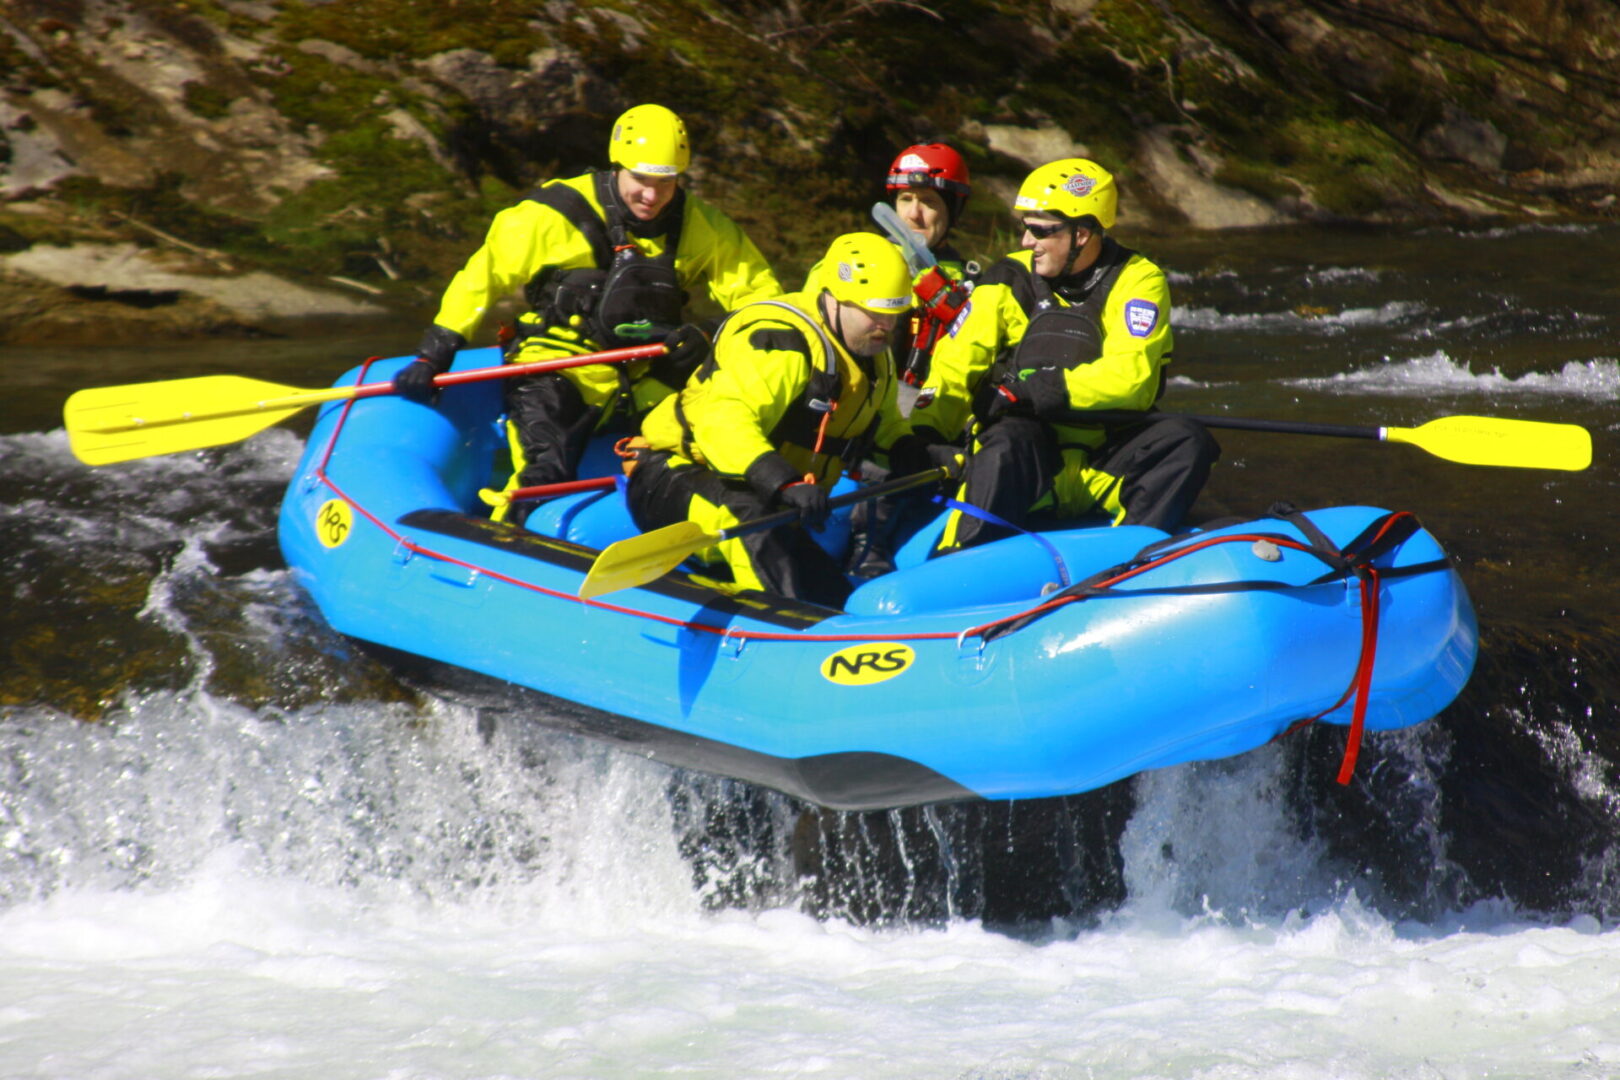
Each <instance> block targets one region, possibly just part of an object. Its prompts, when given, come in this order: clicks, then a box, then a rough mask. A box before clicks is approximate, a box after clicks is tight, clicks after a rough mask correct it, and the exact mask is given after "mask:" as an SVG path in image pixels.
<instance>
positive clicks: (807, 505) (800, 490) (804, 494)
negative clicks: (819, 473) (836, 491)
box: [776, 480, 830, 531]
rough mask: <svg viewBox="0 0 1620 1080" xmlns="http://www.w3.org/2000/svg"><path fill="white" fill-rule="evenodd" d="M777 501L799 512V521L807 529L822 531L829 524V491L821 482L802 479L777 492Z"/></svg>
mask: <svg viewBox="0 0 1620 1080" xmlns="http://www.w3.org/2000/svg"><path fill="white" fill-rule="evenodd" d="M776 501H777V502H779V503H781V504H782V505H783V506H785V507H787V508H788V509H790V510H797V511H798V512H799V521H800V523H802V524H803V525H804V527H805V528H807V529H813V530H816V531H820V529H821V527H822V526H823V525H825V524H827V514H828V513H829V512H830V508H829V507H828V506H827V493H826V492H825V491H823V490H821V485H820V484H812V483H811V482H810V481H808V480H800V481H798V482H796V483H792V484H789V485H788V486H787V487H785V488H783V489H782V490H781V491H778V492H777V493H776Z"/></svg>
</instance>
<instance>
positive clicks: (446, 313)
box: [433, 172, 782, 392]
mask: <svg viewBox="0 0 1620 1080" xmlns="http://www.w3.org/2000/svg"><path fill="white" fill-rule="evenodd" d="M599 176H600V177H604V178H605V184H612V183H613V180H614V178H613V174H612V173H603V174H598V173H594V172H593V173H586V174H584V175H583V176H576V177H573V178H572V179H568V180H554V181H551V184H561V185H566V186H567V187H569V188H572V189H573V190H574V191H576V192H578V193H579V195H581V196H582V197H583V198H584V200H585V202H586V203H587V204H588V205H589V206H590V208H591V209H592V210H593V211H594V212H595V213H596V214H597V216H599V217H601V218H602V219H603V221H604V222H605V221H606V219H607V214H606V212H605V211H604V209H603V200H602V195H601V192H602V191H605V190H608V189H607V188H606V187H605V186H599V185H603V184H604V181H603V180H599V179H598V177H599ZM551 184H548V185H546V186H547V187H549V186H551ZM675 198H676V203H674V204H672V205H671V208H670V209H674V208H675V207H676V206H677V205H678V206H679V207H680V208H681V209H680V229H679V233H680V240H679V243H678V244H677V246H676V250H675V259H674V270H675V276H676V279H677V281H678V282H679V284H680V286H681V288H682V289H684V290H685V291H686V293H687V302H686V311H685V314H686V316H687V318H686V321H689V322H701V321H703V320H705V319H711V318H716V317H718V316H721V315H723V314H724V313H726V312H727V311H731V310H733V309H735V308H737V307H741V306H742V305H743V304H746V303H749V302H750V301H753V300H760V299H764V298H766V297H771V296H777V295H779V294H780V293H781V292H782V287H781V286H780V285H779V284H778V283H777V280H776V277H775V275H774V274H772V272H771V268H770V266H769V264H768V263H766V261H765V257H764V256H763V255H761V254H760V253H759V249H758V248H756V247H755V246H754V243H753V241H751V240H749V239H748V236H747V235H746V234H745V233H744V232H743V231H742V229H741V228H739V227H738V226H737V224H736V223H735V222H733V221H732V220H731V219H730V218H729V217H727V216H726V215H725V214H723V213H721V212H720V211H719V210H717V209H715V208H714V207H713V206H711V205H709V204H708V203H706V202H704V201H703V200H702V199H700V198H698V197H697V196H696V195H692V194H690V193H688V192H685V191H681V192H678V193H677V194H676V197H675ZM673 216H674V215H672V214H670V213H669V210H668V209H667V210H666V211H665V213H664V214H662V215H660V220H655V221H654V222H651V223H646V224H650V225H652V226H653V227H654V228H658V227H659V226H663V227H662V228H661V229H659V231H657V232H653V230H652V229H647V228H646V227H645V225H643V224H642V223H639V222H635V221H633V220H632V221H629V222H628V223H627V224H628V230H629V240H630V242H631V243H633V244H635V245H636V246H637V247H638V248H640V249H641V251H642V252H643V253H644V254H646V255H647V256H648V257H649V258H656V257H657V256H659V255H661V254H663V252H664V246H665V243H666V242H667V239H668V235H669V232H670V229H669V222H670V220H671V219H673ZM638 228H640V229H641V230H642V231H646V232H649V233H652V235H645V236H644V235H639V234H638V232H637V229H638ZM591 268H601V269H605V267H599V266H598V252H597V250H596V249H595V247H594V246H593V245H592V243H591V240H590V238H589V237H587V236H586V235H585V234H584V233H583V232H582V231H581V230H580V228H579V227H578V226H577V225H575V224H574V223H573V222H571V221H570V220H569V219H568V218H567V216H565V215H564V214H563V213H562V212H561V211H559V210H557V209H555V208H553V207H551V206H548V205H543V204H542V203H539V202H536V201H534V199H532V198H529V199H524V200H523V201H522V202H520V203H518V204H517V205H516V206H512V207H508V208H507V209H505V210H502V211H501V212H500V213H498V214H496V215H495V219H494V221H493V222H491V223H490V227H489V233H488V235H487V236H486V237H485V238H484V244H483V246H482V247H480V248H479V249H478V250H477V251H476V252H474V253H473V256H472V258H470V259H468V260H467V264H466V265H465V266H464V267H462V269H461V270H460V272H458V273H457V274H456V276H455V277H454V278H452V279H451V281H450V284H449V286H448V287H447V288H446V289H445V292H444V297H443V299H442V301H441V302H440V305H439V312H438V314H437V315H435V316H434V318H433V321H434V323H435V324H436V325H438V326H441V327H444V328H445V329H447V330H452V331H454V332H455V333H457V334H460V335H461V336H462V337H463V338H468V339H470V338H471V337H472V335H473V334H474V333H475V332H476V331H477V330H478V328H479V326H480V325H481V324H482V323H483V320H484V316H485V315H486V314H487V312H488V310H489V308H490V306H491V305H493V304H494V303H496V302H497V301H499V300H501V299H503V298H505V297H506V296H509V295H511V294H512V293H514V292H517V291H519V290H523V289H525V288H526V287H527V286H528V285H529V284H530V283H531V282H535V281H537V280H539V279H542V276H543V275H545V274H546V273H547V272H553V273H554V272H557V271H563V270H583V269H591ZM530 318H531V317H527V316H526V317H525V319H526V321H527V320H528V319H530ZM546 344H547V345H549V346H551V347H550V348H549V349H545V350H542V351H541V353H540V354H534V353H528V352H526V353H525V355H523V356H522V357H521V359H524V360H531V359H540V358H541V356H542V355H543V354H544V353H545V352H549V353H550V354H551V355H568V354H580V353H587V352H596V351H598V349H599V346H598V345H597V343H596V342H594V341H592V340H590V338H589V337H588V336H585V335H583V334H581V333H578V332H572V333H570V332H569V331H567V330H566V329H563V330H562V331H561V332H560V333H558V334H557V335H556V336H555V337H554V338H553V339H550V340H548V341H547V342H546ZM646 366H647V361H638V362H637V363H636V364H634V365H632V366H631V370H630V375H631V377H632V378H639V376H640V375H641V374H642V372H644V371H645V369H646ZM573 371H574V372H575V373H576V374H578V375H579V376H580V380H581V382H582V383H583V384H584V385H582V387H581V388H582V389H585V386H586V385H592V384H595V383H597V382H600V383H601V389H602V390H603V392H612V391H614V390H615V389H616V388H617V387H618V385H619V380H618V374H617V372H616V371H615V370H614V367H612V366H608V365H591V366H589V367H585V368H576V369H573Z"/></svg>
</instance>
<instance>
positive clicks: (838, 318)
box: [821, 285, 855, 356]
mask: <svg viewBox="0 0 1620 1080" xmlns="http://www.w3.org/2000/svg"><path fill="white" fill-rule="evenodd" d="M821 296H822V303H823V304H824V305H825V304H826V303H827V302H828V301H831V303H832V330H833V333H834V334H835V335H836V336H837V338H838V344H840V345H842V346H843V347H844V351H845V352H847V353H849V354H850V355H851V356H853V355H855V350H854V349H851V348H850V347H849V339H848V338H846V337H845V336H844V305H843V304H841V303H839V302H838V297H836V296H834V295H833V294H832V290H831V289H829V288H827V287H826V286H825V285H823V286H822V287H821ZM821 313H822V317H823V318H825V317H826V314H827V309H826V307H825V306H823V307H822V309H821Z"/></svg>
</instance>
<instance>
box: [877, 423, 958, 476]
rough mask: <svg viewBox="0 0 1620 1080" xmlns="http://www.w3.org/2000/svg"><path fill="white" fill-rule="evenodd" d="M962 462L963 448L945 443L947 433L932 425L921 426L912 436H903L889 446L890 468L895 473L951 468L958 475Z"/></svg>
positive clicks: (899, 474) (906, 474)
mask: <svg viewBox="0 0 1620 1080" xmlns="http://www.w3.org/2000/svg"><path fill="white" fill-rule="evenodd" d="M961 464H962V451H961V448H960V447H958V446H956V445H955V444H954V443H948V442H946V441H945V437H944V436H942V435H941V434H939V432H937V431H934V430H932V429H931V428H918V429H916V430H915V431H914V432H912V433H911V434H909V435H902V436H900V438H898V439H896V440H894V445H893V446H892V447H890V448H889V471H890V472H892V473H894V474H895V475H896V476H910V475H911V474H913V473H920V472H923V471H925V470H927V469H940V468H943V469H949V470H950V473H951V475H952V476H955V475H956V474H957V472H958V471H960V468H961Z"/></svg>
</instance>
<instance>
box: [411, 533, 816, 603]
mask: <svg viewBox="0 0 1620 1080" xmlns="http://www.w3.org/2000/svg"><path fill="white" fill-rule="evenodd" d="M399 524H400V525H402V526H405V527H407V528H411V529H419V530H421V531H422V532H429V533H435V534H437V535H439V536H449V537H454V538H455V539H457V540H466V541H468V542H469V543H474V544H478V545H480V546H481V547H487V548H494V549H496V550H498V551H505V552H509V553H511V554H514V555H521V556H523V557H524V558H526V559H535V560H537V561H539V562H544V563H550V564H551V565H553V566H560V567H563V568H564V569H568V570H575V571H578V572H579V575H580V577H581V579H583V578H584V576H585V573H586V571H588V570H589V569H590V568H591V564H592V563H593V562H595V561H596V557H597V556H598V555H599V554H601V552H599V551H598V550H597V549H596V548H593V547H586V546H585V545H583V544H576V543H573V542H572V541H569V540H558V539H556V538H554V537H550V536H542V535H541V534H539V533H533V532H529V531H528V530H526V529H519V528H515V527H513V526H511V525H507V524H504V523H501V522H495V521H491V520H489V519H488V518H482V517H473V516H472V515H470V514H462V513H458V512H457V511H454V510H412V511H411V512H410V513H408V514H406V515H404V516H403V517H401V518H400V519H399ZM638 588H641V589H645V590H647V591H648V592H654V593H657V594H658V595H660V596H667V597H670V598H671V599H674V600H684V601H686V602H687V603H690V604H697V605H699V606H700V607H702V608H703V615H702V616H699V617H697V618H695V619H693V620H692V621H694V622H707V621H709V619H708V618H707V617H708V616H717V617H720V618H721V620H722V621H723V620H724V619H727V618H730V617H733V616H737V615H746V616H748V617H749V618H751V619H757V620H759V621H760V622H762V623H767V624H769V625H771V626H778V627H781V628H783V629H787V630H808V629H810V628H811V627H812V626H815V625H817V624H818V623H820V622H822V621H824V620H826V619H830V618H832V617H833V616H834V615H838V614H840V612H837V611H834V610H833V609H832V608H824V607H821V606H820V605H817V604H806V603H803V602H801V601H798V600H789V599H788V598H787V597H785V596H776V595H774V594H772V593H767V592H761V591H759V590H758V589H740V590H738V591H737V592H735V593H731V592H723V591H721V590H719V589H716V588H713V587H712V586H709V585H703V584H699V583H698V582H696V581H693V580H692V579H691V575H689V574H683V573H679V572H672V573H669V574H665V575H664V576H663V577H661V578H659V579H658V580H656V581H652V582H648V583H647V584H646V585H641V586H638Z"/></svg>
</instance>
